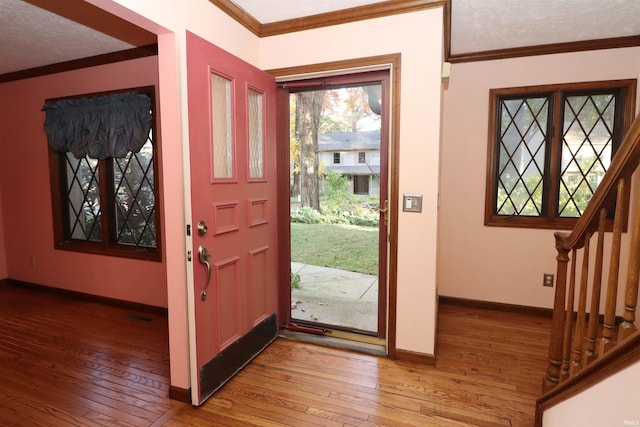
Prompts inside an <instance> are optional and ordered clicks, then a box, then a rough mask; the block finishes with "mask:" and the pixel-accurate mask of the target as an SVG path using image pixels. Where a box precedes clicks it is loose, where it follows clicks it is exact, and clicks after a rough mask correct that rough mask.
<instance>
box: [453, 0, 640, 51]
mask: <svg viewBox="0 0 640 427" xmlns="http://www.w3.org/2000/svg"><path fill="white" fill-rule="evenodd" d="M451 5H452V12H451V17H452V19H451V28H452V31H451V53H452V54H461V53H469V52H482V51H487V50H495V49H506V48H514V47H522V46H537V45H544V44H553V43H563V42H575V41H584V40H594V39H606V38H615V37H626V36H637V35H640V19H639V18H640V1H638V0H535V1H530V0H482V1H478V0H452V3H451Z"/></svg>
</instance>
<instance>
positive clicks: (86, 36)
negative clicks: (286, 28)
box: [0, 0, 640, 75]
mask: <svg viewBox="0 0 640 427" xmlns="http://www.w3.org/2000/svg"><path fill="white" fill-rule="evenodd" d="M58 1H63V0H58ZM64 1H67V0H64ZM232 1H233V2H234V3H235V4H236V5H237V6H239V7H241V8H242V9H244V10H245V11H246V12H248V13H249V14H250V15H251V16H253V17H254V18H255V19H256V20H258V21H259V22H260V23H263V24H266V23H272V22H277V21H283V20H288V19H293V18H301V17H305V16H311V15H317V14H322V13H326V12H331V11H335V10H342V9H347V8H352V7H358V6H363V5H367V4H373V3H381V1H380V0H306V1H303V0H232ZM397 1H401V0H387V1H385V3H392V2H397ZM185 4H187V5H188V3H185ZM212 7H214V6H213V5H212ZM639 17H640V0H535V1H531V0H482V1H480V0H452V23H451V28H452V34H451V53H452V54H462V53H469V52H477V51H487V50H494V49H504V48H512V47H522V46H531V45H541V44H552V43H560V42H572V41H582V40H592V39H600V38H614V37H625V36H637V35H640V19H638V18H639ZM132 47H134V46H133V45H131V44H129V43H127V42H125V41H122V40H119V39H116V38H113V37H110V36H108V35H105V34H103V33H100V32H98V31H95V30H93V29H91V28H88V27H86V26H84V25H80V24H78V23H76V22H73V21H70V20H68V19H66V18H63V17H60V16H58V15H55V14H52V13H50V12H47V11H44V10H43V9H40V8H38V7H35V6H32V5H31V4H29V3H27V2H25V1H23V0H0V75H2V74H5V73H9V72H13V71H18V70H24V69H29V68H34V67H39V66H43V65H49V64H54V63H59V62H64V61H68V60H73V59H80V58H85V57H89V56H95V55H100V54H104V53H111V52H115V51H120V50H126V49H130V48H132Z"/></svg>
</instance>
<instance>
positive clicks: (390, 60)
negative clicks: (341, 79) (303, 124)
mask: <svg viewBox="0 0 640 427" xmlns="http://www.w3.org/2000/svg"><path fill="white" fill-rule="evenodd" d="M376 70H389V73H390V86H391V91H390V92H391V94H390V95H391V96H390V117H389V127H390V135H389V178H388V179H389V183H388V185H389V225H388V229H387V233H388V253H387V257H388V260H387V265H388V269H387V277H388V278H387V283H388V291H387V292H388V299H387V304H388V307H387V334H386V336H387V356H388V357H389V358H392V359H395V358H397V349H396V319H397V312H396V310H397V271H398V213H399V212H398V201H399V170H398V166H399V154H400V138H399V136H400V72H401V54H400V53H394V54H388V55H380V56H371V57H365V58H357V59H348V60H341V61H333V62H323V63H317V64H310V65H302V66H294V67H287V68H278V69H272V70H266V72H267V73H269V74H271V75H272V76H274V77H275V78H276V81H285V80H299V79H302V78H317V77H324V76H330V75H343V74H349V73H356V72H364V71H376ZM283 93H285V91H278V96H284V95H283ZM287 96H288V94H287ZM276 115H277V118H276V120H277V122H278V123H281V121H284V122H285V123H288V120H289V112H288V111H286V112H283V111H277V112H276ZM284 128H285V129H288V126H284ZM277 129H278V132H277V137H276V138H277V141H278V144H277V149H278V155H277V161H278V164H279V165H283V164H285V163H284V162H285V161H288V158H289V153H288V149H289V147H288V142H289V134H288V133H287V134H283V133H282V131H281V129H283V126H277ZM283 141H286V144H285V143H284V142H283ZM286 165H288V163H286ZM278 189H279V191H278V236H279V238H278V248H279V251H280V254H279V259H280V260H281V261H280V265H279V266H278V272H279V275H278V280H279V283H280V287H281V290H282V288H283V287H285V286H290V283H291V278H290V277H289V275H290V267H288V266H287V265H286V263H285V262H283V261H282V260H288V259H290V256H291V255H290V254H291V244H290V242H288V241H286V240H288V239H282V238H281V236H283V235H288V232H287V227H288V226H289V216H288V214H287V213H288V211H289V167H288V166H287V167H278ZM285 302H286V301H285ZM279 309H280V314H281V315H280V318H281V319H283V318H284V317H283V316H282V313H283V311H282V310H289V309H290V306H289V304H284V303H283V302H282V301H280V305H279Z"/></svg>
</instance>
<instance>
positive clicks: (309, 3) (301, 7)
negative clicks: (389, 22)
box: [232, 0, 388, 24]
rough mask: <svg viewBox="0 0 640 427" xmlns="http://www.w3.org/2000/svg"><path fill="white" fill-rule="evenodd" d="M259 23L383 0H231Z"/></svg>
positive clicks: (381, 0)
mask: <svg viewBox="0 0 640 427" xmlns="http://www.w3.org/2000/svg"><path fill="white" fill-rule="evenodd" d="M232 1H233V3H235V4H236V5H237V6H239V7H240V8H242V9H244V10H245V11H246V12H247V13H249V15H251V16H253V17H254V18H255V19H256V20H257V21H258V22H260V23H261V24H268V23H271V22H278V21H286V20H288V19H295V18H302V17H305V16H312V15H319V14H321V13H327V12H334V11H336V10H343V9H350V8H352V7H358V6H364V5H367V4H373V3H388V0H387V1H383V0H306V1H305V0H232Z"/></svg>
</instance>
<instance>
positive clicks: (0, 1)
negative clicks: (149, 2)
mask: <svg viewBox="0 0 640 427" xmlns="http://www.w3.org/2000/svg"><path fill="white" fill-rule="evenodd" d="M132 47H133V46H132V45H130V44H128V43H125V42H123V41H121V40H118V39H115V38H113V37H110V36H108V35H106V34H103V33H100V32H97V31H95V30H93V29H91V28H88V27H85V26H84V25H80V24H78V23H76V22H73V21H70V20H68V19H66V18H63V17H61V16H58V15H54V14H52V13H50V12H47V11H45V10H43V9H40V8H38V7H35V6H32V5H31V4H29V3H25V2H23V1H22V0H0V75H1V74H5V73H10V72H14V71H18V70H26V69H29V68H35V67H40V66H44V65H50V64H57V63H59V62H64V61H70V60H74V59H79V58H86V57H90V56H95V55H101V54H104V53H111V52H117V51H121V50H126V49H131V48H132Z"/></svg>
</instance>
